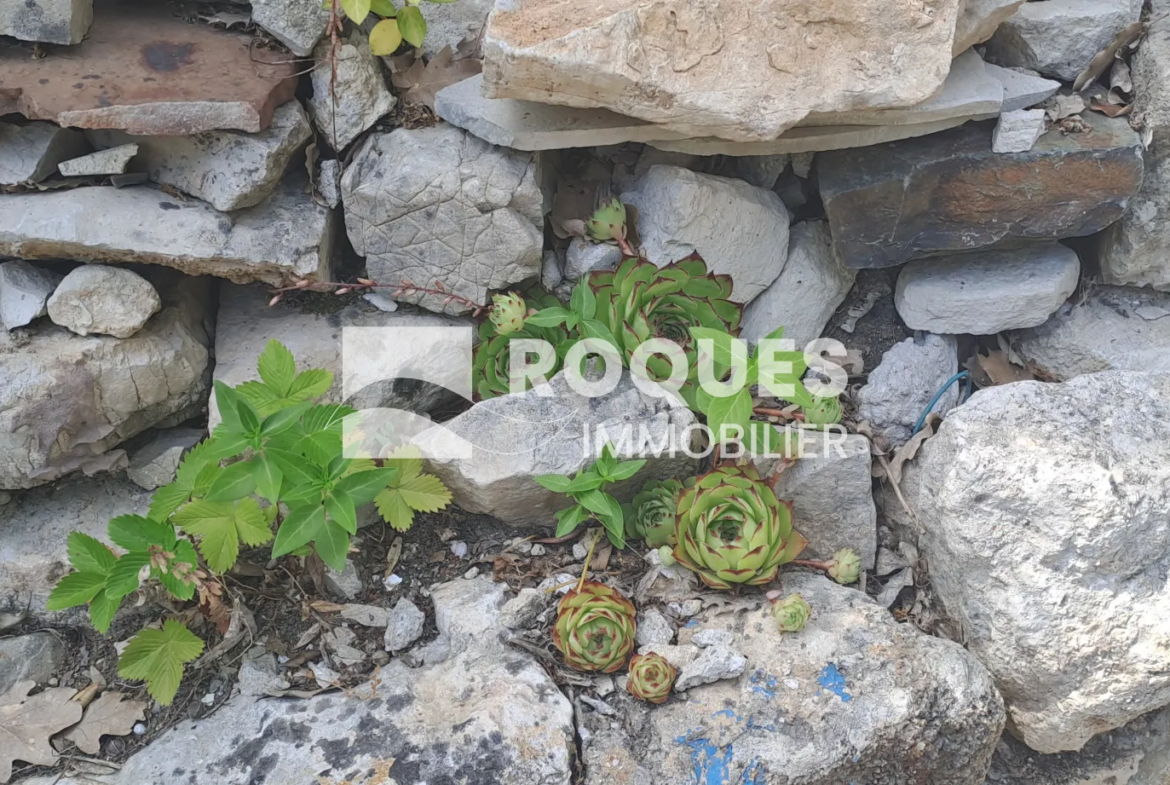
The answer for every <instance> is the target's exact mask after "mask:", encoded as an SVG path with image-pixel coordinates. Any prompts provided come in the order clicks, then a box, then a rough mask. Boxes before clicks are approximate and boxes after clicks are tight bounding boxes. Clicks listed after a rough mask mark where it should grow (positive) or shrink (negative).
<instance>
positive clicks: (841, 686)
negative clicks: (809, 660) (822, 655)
mask: <svg viewBox="0 0 1170 785" xmlns="http://www.w3.org/2000/svg"><path fill="white" fill-rule="evenodd" d="M817 683H818V684H820V685H821V689H824V690H828V691H829V692H831V693H833V694H834V695H836V696H838V697H839V698H840V699H841V700H842V702H845V703H848V702H849V701H851V700H853V696H852V695H851V694H850V693H849V692H847V691H846V687H845V674H843V673H841V671H839V670H838V669H837V665H836V664H835V663H832V662H830V663H829V664H827V665H826V666H825V667H824V668H822V669H821V675H820V676H818V677H817ZM817 694H818V695H819V694H820V690H818V691H817Z"/></svg>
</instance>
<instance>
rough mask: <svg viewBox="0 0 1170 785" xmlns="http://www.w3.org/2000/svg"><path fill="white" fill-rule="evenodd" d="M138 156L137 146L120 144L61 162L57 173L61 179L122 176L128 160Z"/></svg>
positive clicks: (128, 162) (128, 163)
mask: <svg viewBox="0 0 1170 785" xmlns="http://www.w3.org/2000/svg"><path fill="white" fill-rule="evenodd" d="M136 155H138V145H136V144H120V145H118V146H117V147H111V148H109V149H107V150H99V151H97V152H96V153H90V154H89V155H83V156H81V157H80V158H73V159H70V160H68V161H62V162H61V164H60V165H59V166H58V167H57V171H59V172H60V173H61V176H62V177H105V176H107V175H113V174H123V173H124V172H125V171H126V167H127V166H129V165H130V159H131V158H133V157H134V156H136Z"/></svg>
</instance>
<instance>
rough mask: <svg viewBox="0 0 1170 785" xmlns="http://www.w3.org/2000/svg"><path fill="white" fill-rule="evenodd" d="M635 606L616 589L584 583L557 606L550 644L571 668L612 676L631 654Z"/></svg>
mask: <svg viewBox="0 0 1170 785" xmlns="http://www.w3.org/2000/svg"><path fill="white" fill-rule="evenodd" d="M634 616H635V610H634V604H633V603H632V602H630V601H629V600H628V599H626V597H625V596H623V595H622V593H621V592H619V591H618V590H617V589H614V588H611V587H609V586H606V585H605V584H604V583H598V582H596V581H587V582H586V583H585V584H584V585H582V586H581V588H580V590H577V589H574V590H572V591H570V592H569V593H568V594H566V595H565V596H564V597H563V598H562V599H561V602H560V604H559V605H557V619H556V624H555V626H554V627H553V644H554V645H555V646H556V647H557V649H558V650H559V651H560V652H561V654H563V655H564V657H565V662H566V663H568V664H569V666H570V667H572V668H576V669H577V670H579V671H600V672H602V673H613V672H614V671H616V670H618V669H619V668H621V667H622V666H623V665H625V664H626V659H627V658H628V657H629V656H630V652H632V651H633V650H634V632H635V629H636V624H635V621H634Z"/></svg>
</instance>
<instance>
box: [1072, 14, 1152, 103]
mask: <svg viewBox="0 0 1170 785" xmlns="http://www.w3.org/2000/svg"><path fill="white" fill-rule="evenodd" d="M1145 31H1146V25H1145V24H1144V23H1142V22H1134V23H1133V24H1131V25H1129V26H1128V27H1126V28H1124V29H1123V30H1122V31H1121V32H1119V33H1118V34H1117V35H1115V36H1113V40H1112V41H1110V42H1109V46H1107V47H1105V48H1104V49H1102V50H1101V51H1100V52H1098V53H1097V54H1096V55H1094V56H1093V59H1092V60H1090V61H1089V64H1088V66H1086V67H1085V70H1084V71H1081V73H1080V75H1078V76H1077V80H1076V81H1075V82H1073V90H1074V91H1076V92H1078V93H1079V92H1080V91H1081V90H1084V89H1085V88H1086V87H1088V86H1089V85H1091V84H1092V83H1093V81H1094V80H1095V79H1096V78H1097V77H1098V76H1100V75H1101V74H1103V73H1105V69H1106V68H1108V67H1109V64H1110V63H1112V62H1113V61H1114V60H1115V59H1116V58H1117V53H1118V52H1119V51H1121V49H1122V47H1125V46H1129V45H1130V44H1131V43H1133V42H1134V41H1136V40H1137V39H1138V38H1140V37H1141V35H1142V34H1143V33H1144V32H1145Z"/></svg>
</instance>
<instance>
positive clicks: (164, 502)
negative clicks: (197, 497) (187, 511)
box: [123, 482, 191, 547]
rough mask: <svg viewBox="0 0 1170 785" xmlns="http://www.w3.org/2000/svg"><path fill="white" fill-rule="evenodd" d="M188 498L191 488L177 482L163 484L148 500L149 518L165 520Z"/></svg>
mask: <svg viewBox="0 0 1170 785" xmlns="http://www.w3.org/2000/svg"><path fill="white" fill-rule="evenodd" d="M190 498H191V490H190V489H189V488H184V487H182V486H181V485H179V484H178V483H177V482H173V483H171V484H170V485H164V486H163V487H161V488H159V489H158V490H157V491H155V492H154V498H152V499H151V500H150V510H149V511H148V512H147V514H148V515H150V517H151V518H155V519H162V520H166V519H167V518H169V517H171V514H172V513H173V512H174V511H175V510H177V509H179V508H180V507H182V506H183V505H184V504H186V503H187V501H188V500H189V499H190ZM123 547H125V546H123Z"/></svg>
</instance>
